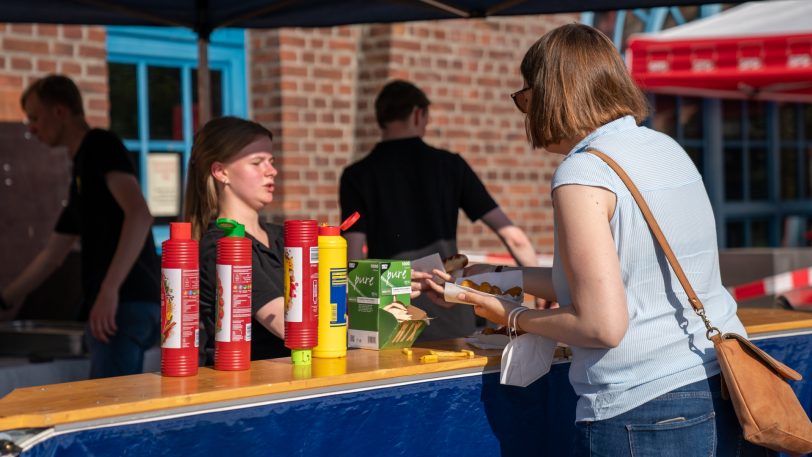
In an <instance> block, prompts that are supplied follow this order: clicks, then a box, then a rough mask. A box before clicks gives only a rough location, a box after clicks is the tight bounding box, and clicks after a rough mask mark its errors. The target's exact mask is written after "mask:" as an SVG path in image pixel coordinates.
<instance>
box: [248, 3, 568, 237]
mask: <svg viewBox="0 0 812 457" xmlns="http://www.w3.org/2000/svg"><path fill="white" fill-rule="evenodd" d="M576 19H577V18H575V17H574V16H570V15H556V16H528V17H515V18H489V19H487V20H469V21H462V20H451V21H432V22H414V23H406V24H371V25H361V26H345V27H334V28H325V29H308V30H305V29H282V30H274V31H252V32H250V33H251V35H250V36H251V39H250V42H251V50H250V52H251V71H252V73H251V74H252V81H251V94H252V110H253V113H252V114H253V117H254V118H255V119H256V120H258V121H260V122H263V123H265V124H266V125H267V126H268V127H269V128H271V129H272V131H273V132H274V134H275V135H276V137H275V141H274V142H275V145H276V147H277V155H278V157H279V162H278V164H279V166H280V178H279V185H278V187H277V188H278V189H279V192H278V195H277V196H278V200H279V203H278V204H275V205H274V207H273V208H272V209H271V218H272V219H274V220H276V221H280V220H283V219H293V218H316V219H318V220H319V221H324V222H330V223H338V222H339V220H338V218H339V216H340V213H339V209H338V195H337V188H338V179H339V177H340V175H341V170H342V169H343V167H344V166H346V165H347V164H348V163H352V162H353V161H355V160H358V159H360V158H362V157H363V156H364V155H365V154H366V153H367V152H368V151H369V150H370V149H371V147H372V146H373V145H374V144H375V142H376V141H377V140H378V138H379V135H380V132H379V130H378V127H377V124H376V123H375V117H374V106H373V101H374V97H375V95H376V94H377V92H378V90H379V89H380V88H381V87H382V86H383V85H384V84H385V83H386V82H387V81H389V80H391V79H393V78H404V79H409V80H412V81H413V82H415V83H416V84H418V86H420V87H421V88H422V89H423V90H424V91H425V92H426V93H427V94H428V96H429V98H430V99H431V100H432V107H431V110H430V112H431V123H430V125H429V132H428V133H427V136H426V141H427V142H429V143H431V144H433V145H435V146H437V147H441V148H445V149H449V150H451V151H454V152H458V153H460V154H461V155H462V156H463V157H464V158H465V159H466V160H467V161H468V162H469V163H470V164H471V166H472V167H473V168H474V170H475V171H476V172H477V173H478V174H479V175H480V177H481V178H482V180H483V182H484V183H485V185H486V186H487V188H488V189H489V191H490V192H491V193H492V195H493V196H494V198H495V199H496V200H497V202H498V203H499V204H500V206H501V207H502V208H503V209H504V210H505V212H506V213H507V214H508V216H510V217H511V219H512V220H513V221H514V223H516V224H517V225H518V226H520V227H522V228H524V229H525V230H526V231H527V233H528V235H529V236H530V238H531V240H532V241H533V243H534V245H535V246H536V247H537V249H538V250H539V252H543V253H549V252H552V244H553V241H552V224H553V222H552V205H551V202H550V197H549V193H550V187H549V183H550V179H551V177H552V173H553V170H554V169H555V167H556V166H557V164H558V163H559V160H560V159H559V158H557V157H555V156H552V155H550V154H547V153H544V152H542V151H534V150H532V149H531V148H530V147H529V146H528V144H527V141H526V139H525V135H524V123H523V118H522V116H521V115H520V114H519V113H518V112H517V111H516V109H515V107H514V106H513V103H512V102H511V100H510V98H509V97H508V94H509V93H510V92H512V91H514V90H517V89H518V88H521V86H522V80H521V76H520V75H519V71H518V65H519V63H520V61H521V58H522V57H523V55H524V52H525V51H526V50H527V48H528V47H529V46H530V45H531V44H532V43H533V42H534V41H535V40H536V39H538V37H539V36H541V35H542V34H543V33H544V32H546V31H547V30H549V29H551V28H553V27H556V26H558V25H561V24H564V23H568V22H572V21H574V20H576ZM458 238H459V245H460V248H461V249H463V250H474V251H503V250H504V247H503V246H502V244H501V243H500V241H499V239H498V238H497V237H496V236H495V235H494V234H493V233H492V232H490V230H488V229H487V227H485V226H484V224H482V223H476V224H472V223H470V222H469V221H468V219H467V218H466V217H465V215H464V214H462V213H461V214H460V228H459V236H458Z"/></svg>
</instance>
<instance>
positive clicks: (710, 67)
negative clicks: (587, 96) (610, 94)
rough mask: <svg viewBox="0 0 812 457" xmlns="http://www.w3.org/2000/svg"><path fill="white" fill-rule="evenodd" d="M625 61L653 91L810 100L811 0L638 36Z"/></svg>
mask: <svg viewBox="0 0 812 457" xmlns="http://www.w3.org/2000/svg"><path fill="white" fill-rule="evenodd" d="M626 60H627V63H628V66H629V68H630V70H631V74H632V76H633V77H634V79H635V80H636V81H637V83H638V84H639V85H640V87H641V88H643V89H645V90H647V91H651V92H662V93H669V94H680V95H695V96H703V97H719V98H753V99H761V100H786V101H797V102H812V0H776V1H764V2H751V3H745V4H742V5H740V6H737V7H735V8H731V9H729V10H727V11H724V12H722V13H720V14H717V15H715V16H711V17H708V18H705V19H700V20H698V21H694V22H690V23H688V24H685V25H681V26H678V27H674V28H671V29H667V30H664V31H662V32H660V33H656V34H640V35H636V36H633V37H632V38H631V39H630V40H629V46H628V48H627V50H626Z"/></svg>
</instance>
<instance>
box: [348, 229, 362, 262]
mask: <svg viewBox="0 0 812 457" xmlns="http://www.w3.org/2000/svg"><path fill="white" fill-rule="evenodd" d="M344 239H345V240H347V260H361V259H365V258H366V256H365V255H364V245H365V244H366V242H367V235H366V234H365V233H362V232H345V233H344Z"/></svg>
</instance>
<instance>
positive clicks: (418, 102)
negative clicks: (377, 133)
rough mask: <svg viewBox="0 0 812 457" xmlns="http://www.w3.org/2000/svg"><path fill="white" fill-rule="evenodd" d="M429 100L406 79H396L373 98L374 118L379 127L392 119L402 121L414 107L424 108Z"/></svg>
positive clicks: (382, 126) (427, 105) (384, 126)
mask: <svg viewBox="0 0 812 457" xmlns="http://www.w3.org/2000/svg"><path fill="white" fill-rule="evenodd" d="M430 104H431V102H430V101H429V98H428V97H426V93H425V92H423V91H422V90H420V88H418V87H417V86H415V85H414V84H412V83H410V82H408V81H402V80H399V79H396V80H394V81H392V82H390V83H388V84H386V85H385V86H383V89H381V92H380V93H379V94H378V96H377V97H376V98H375V118H376V120H377V121H378V125H379V126H380V127H381V128H386V124H388V123H390V122H393V121H402V120H405V119H406V118H408V117H409V115H410V114H412V110H413V109H414V108H415V107H416V108H420V109H426V108H428V107H429V105H430Z"/></svg>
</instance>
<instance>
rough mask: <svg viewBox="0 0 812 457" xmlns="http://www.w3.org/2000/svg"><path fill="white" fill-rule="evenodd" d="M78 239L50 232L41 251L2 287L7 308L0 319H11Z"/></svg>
mask: <svg viewBox="0 0 812 457" xmlns="http://www.w3.org/2000/svg"><path fill="white" fill-rule="evenodd" d="M78 239H79V237H78V236H77V235H71V234H64V233H59V232H53V233H51V235H50V236H49V237H48V241H47V242H46V243H45V247H44V248H43V249H42V251H40V252H39V254H37V256H36V257H34V260H32V261H31V262H30V263H29V264H28V265H27V266H26V267H25V269H23V271H22V272H21V273H20V274H19V275H18V276H17V277H16V278H14V280H12V281H11V283H9V284H8V286H6V288H5V289H3V291H2V298H3V301H4V302H5V303H6V304H7V306H8V307H9V309H8V310H4V311H3V312H2V314H0V316H2V319H0V320H6V319H13V318H14V317H15V316H16V315H17V313H19V311H20V308H21V307H22V304H23V302H24V301H25V298H26V297H27V296H28V294H30V293H31V291H33V290H34V289H36V288H37V287H38V286H39V285H40V284H42V282H43V281H45V280H46V279H48V277H49V276H51V274H53V272H54V271H55V270H56V269H57V268H59V266H60V265H62V262H64V261H65V258H66V257H67V256H68V253H69V252H70V250H71V248H72V247H73V245H74V244H76V241H77V240H78Z"/></svg>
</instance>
